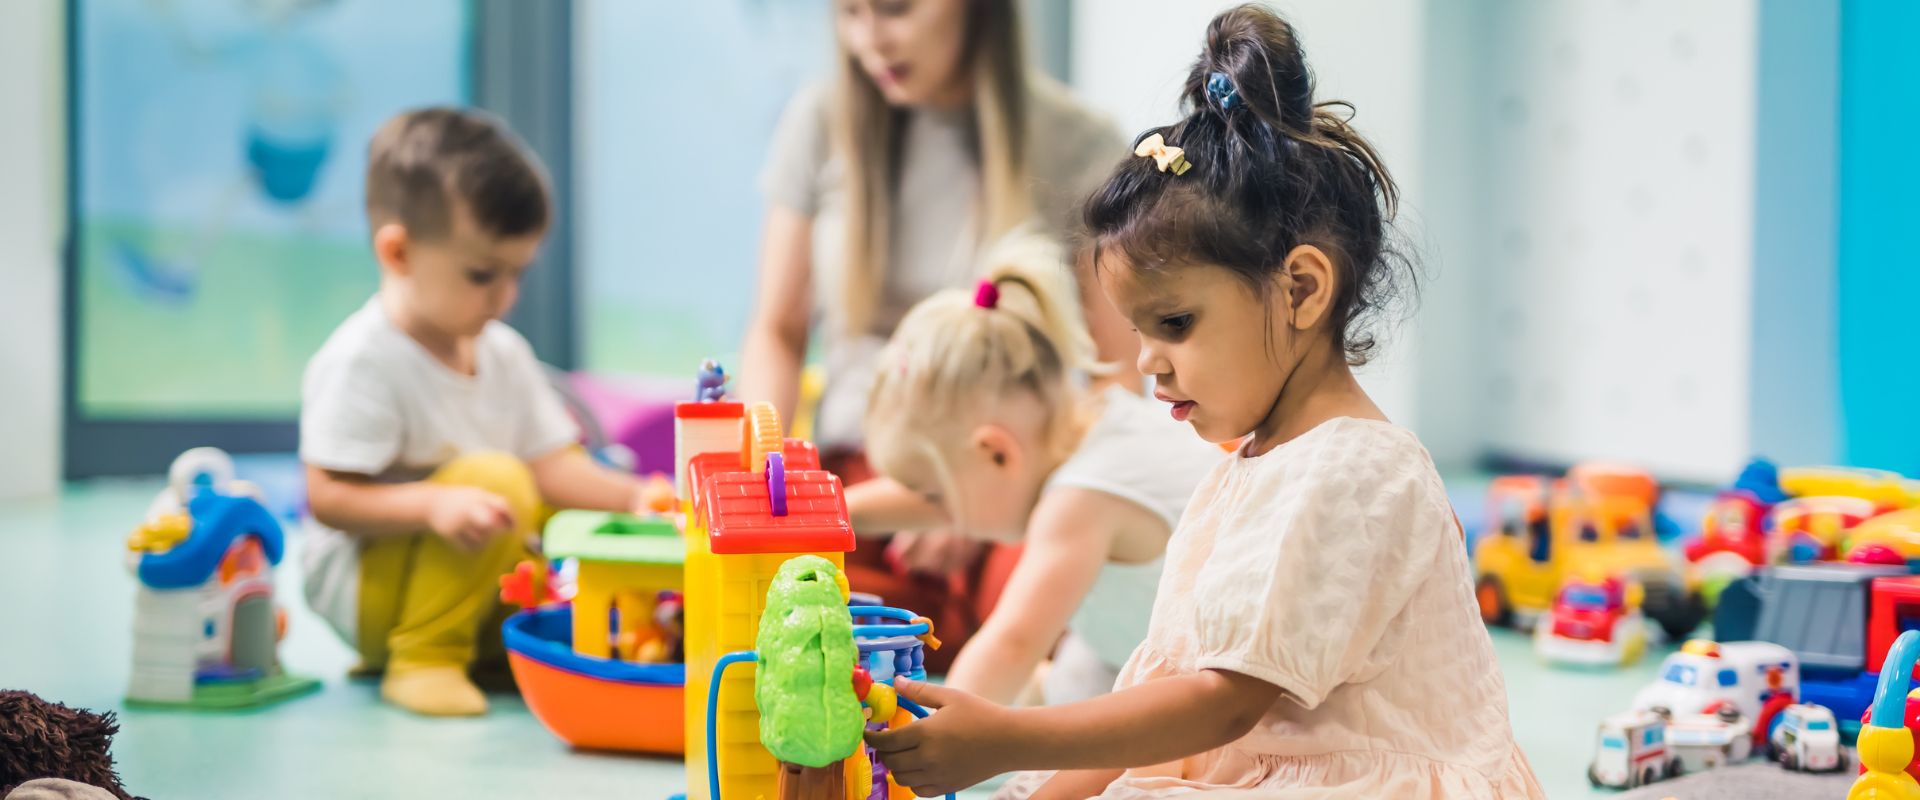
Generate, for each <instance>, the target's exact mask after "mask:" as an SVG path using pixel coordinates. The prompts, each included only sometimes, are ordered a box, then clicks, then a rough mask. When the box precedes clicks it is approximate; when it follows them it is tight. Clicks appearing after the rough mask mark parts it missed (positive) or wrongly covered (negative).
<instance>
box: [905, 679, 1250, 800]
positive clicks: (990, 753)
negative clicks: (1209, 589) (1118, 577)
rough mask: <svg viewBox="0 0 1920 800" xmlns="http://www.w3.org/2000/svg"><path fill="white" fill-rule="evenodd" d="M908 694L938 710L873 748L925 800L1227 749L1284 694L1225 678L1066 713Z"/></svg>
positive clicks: (1158, 684)
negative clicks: (1018, 776) (983, 784)
mask: <svg viewBox="0 0 1920 800" xmlns="http://www.w3.org/2000/svg"><path fill="white" fill-rule="evenodd" d="M894 686H895V688H898V689H899V690H900V696H901V697H904V698H907V699H909V700H913V701H915V702H918V703H920V704H921V705H923V706H928V707H930V708H938V709H940V712H939V713H937V714H934V715H933V716H931V717H929V718H927V719H923V720H920V721H919V722H916V723H914V724H912V725H908V726H905V727H903V728H899V729H897V730H891V731H882V732H877V733H869V734H867V743H868V744H871V745H873V747H874V749H875V750H876V751H878V752H879V753H880V760H881V761H883V762H885V763H886V765H887V768H888V769H890V770H893V773H894V775H896V776H898V778H899V780H900V783H902V784H905V785H906V786H908V787H910V788H912V789H913V792H914V794H916V795H918V796H920V797H932V796H934V795H938V794H945V793H947V792H953V791H959V790H961V789H965V788H967V787H969V786H972V785H974V784H977V783H979V782H980V781H983V780H986V779H987V778H990V777H992V776H994V775H998V774H1000V773H1003V772H1012V771H1015V770H1024V769H1063V770H1094V769H1105V770H1112V769H1125V768H1128V767H1137V766H1147V765H1152V764H1164V763H1166V762H1168V761H1174V760H1177V759H1181V758H1186V757H1187V756H1191V755H1194V754H1196V753H1204V752H1206V751H1208V750H1212V749H1215V748H1218V747H1222V746H1225V745H1227V744H1229V743H1232V742H1233V741H1235V740H1237V739H1239V738H1240V737H1242V736H1245V735H1247V732H1248V731H1251V730H1253V726H1254V725H1256V724H1258V723H1259V722H1260V718H1261V717H1262V716H1264V715H1265V714H1266V711H1267V709H1268V708H1269V707H1271V706H1272V705H1273V702H1274V700H1275V699H1277V698H1279V696H1280V687H1278V686H1275V685H1273V684H1271V683H1268V682H1266V681H1263V680H1260V679H1258V678H1254V677H1250V676H1247V675H1242V674H1239V673H1236V672H1228V671H1225V670H1213V669H1207V670H1201V671H1199V672H1196V673H1193V674H1190V675H1177V676H1173V677H1167V678H1157V679H1155V680H1150V681H1147V682H1145V683H1142V684H1140V685H1138V686H1133V687H1129V688H1127V689H1123V690H1121V691H1118V692H1114V693H1113V694H1109V695H1105V696H1102V697H1096V698H1093V699H1092V700H1085V701H1082V702H1079V703H1072V704H1069V705H1064V706H1041V707H1038V708H1020V709H1010V708H1006V707H1004V706H999V705H995V704H993V703H990V702H987V701H986V700H982V699H980V698H978V697H974V696H973V695H970V694H967V693H965V692H961V691H958V690H955V689H950V688H947V687H945V686H935V685H932V684H928V683H923V682H920V681H908V680H896V681H895V683H894Z"/></svg>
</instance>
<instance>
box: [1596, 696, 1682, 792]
mask: <svg viewBox="0 0 1920 800" xmlns="http://www.w3.org/2000/svg"><path fill="white" fill-rule="evenodd" d="M1666 733H1667V721H1666V720H1665V719H1664V718H1662V717H1661V716H1660V715H1659V714H1655V713H1653V712H1651V711H1628V712H1625V713H1621V714H1615V715H1613V716H1611V717H1608V718H1606V719H1605V720H1602V721H1601V723H1600V733H1599V738H1598V740H1597V741H1596V743H1595V748H1594V753H1593V765H1592V766H1590V767H1588V768H1587V780H1588V781H1589V782H1590V783H1592V784H1593V785H1594V786H1611V787H1613V788H1615V789H1631V788H1633V787H1635V786H1642V785H1645V784H1649V783H1653V782H1654V781H1658V780H1664V779H1666V778H1670V777H1673V776H1674V775H1677V774H1679V773H1680V770H1681V765H1680V759H1678V758H1676V757H1674V756H1673V754H1672V752H1671V751H1669V750H1668V749H1667V740H1666Z"/></svg>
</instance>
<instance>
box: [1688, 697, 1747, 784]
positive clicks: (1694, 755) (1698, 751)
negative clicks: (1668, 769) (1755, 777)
mask: <svg viewBox="0 0 1920 800" xmlns="http://www.w3.org/2000/svg"><path fill="white" fill-rule="evenodd" d="M1667 748H1668V749H1670V750H1672V751H1673V753H1674V756H1675V757H1676V758H1678V759H1679V760H1680V765H1681V767H1682V768H1683V769H1684V770H1686V771H1687V772H1704V771H1706V770H1710V769H1718V768H1720V767H1724V766H1726V765H1728V764H1738V763H1741V762H1743V761H1746V760H1747V759H1748V758H1751V757H1752V756H1753V726H1752V724H1751V723H1750V722H1749V721H1748V720H1747V718H1746V717H1743V716H1741V715H1740V712H1739V711H1737V710H1735V709H1734V708H1733V707H1732V706H1722V707H1721V708H1720V710H1719V711H1718V712H1717V713H1713V714H1694V715H1691V716H1685V717H1680V718H1678V719H1675V720H1673V721H1672V722H1670V723H1668V725H1667Z"/></svg>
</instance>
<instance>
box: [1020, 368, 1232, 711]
mask: <svg viewBox="0 0 1920 800" xmlns="http://www.w3.org/2000/svg"><path fill="white" fill-rule="evenodd" d="M1102 397H1103V398H1104V399H1105V401H1106V408H1104V409H1103V410H1102V411H1101V413H1100V418H1099V419H1098V420H1096V421H1095V422H1094V424H1093V427H1092V428H1089V429H1088V430H1087V434H1086V436H1085V437H1084V438H1083V439H1082V440H1081V442H1080V447H1079V449H1077V450H1075V451H1074V454H1073V455H1072V456H1071V457H1069V458H1068V459H1067V460H1066V463H1063V464H1061V465H1060V467H1059V468H1058V469H1055V470H1054V471H1053V475H1052V476H1050V477H1048V478H1047V484H1046V488H1045V489H1044V490H1043V491H1048V490H1053V489H1058V488H1063V487H1077V488H1082V489H1091V490H1093V491H1096V492H1101V493H1104V494H1109V495H1113V496H1114V497H1118V498H1121V499H1123V500H1127V501H1130V502H1132V503H1134V504H1135V505H1138V506H1140V507H1141V508H1144V509H1146V510H1148V511H1151V512H1153V513H1154V515H1155V516H1158V517H1160V518H1161V519H1162V520H1165V521H1166V523H1167V530H1168V531H1169V532H1171V531H1172V530H1173V528H1174V526H1175V525H1177V524H1179V521H1180V515H1181V513H1182V512H1184V511H1185V510H1186V507H1187V501H1188V499H1189V498H1191V497H1192V496H1193V493H1194V490H1195V489H1197V488H1198V487H1199V485H1200V481H1201V479H1203V478H1205V477H1206V476H1207V473H1209V472H1212V471H1213V469H1214V467H1216V466H1219V464H1220V462H1221V461H1222V460H1224V459H1225V458H1226V457H1227V454H1226V453H1225V452H1224V451H1222V450H1221V449H1220V448H1219V447H1217V446H1215V445H1212V444H1209V443H1208V442H1207V441H1206V440H1204V439H1201V438H1200V437H1199V436H1198V435H1197V434H1195V433H1194V432H1193V428H1191V427H1189V426H1188V425H1187V424H1186V423H1184V422H1179V421H1177V420H1175V419H1174V418H1173V416H1172V415H1171V414H1169V413H1168V412H1167V407H1166V405H1165V404H1163V403H1159V402H1156V401H1153V400H1148V399H1146V398H1144V397H1141V396H1140V395H1137V394H1132V393H1130V392H1127V391H1126V390H1124V389H1121V388H1118V387H1109V388H1108V389H1107V390H1106V392H1105V393H1104V394H1103V395H1102ZM1161 562H1162V559H1158V558H1156V559H1154V560H1152V561H1147V562H1143V563H1138V564H1116V563H1113V562H1107V563H1106V564H1104V565H1102V566H1101V568H1100V574H1099V576H1098V577H1096V578H1094V581H1093V587H1092V588H1090V589H1088V590H1087V596H1086V598H1085V599H1083V600H1081V601H1080V608H1079V609H1078V610H1076V611H1075V612H1074V614H1073V619H1072V621H1071V622H1070V623H1068V632H1069V634H1070V635H1069V636H1068V641H1066V642H1065V643H1063V644H1062V645H1061V647H1060V651H1059V653H1058V654H1057V655H1056V656H1055V658H1054V668H1053V670H1052V671H1050V672H1049V673H1047V681H1046V686H1045V694H1046V700H1047V702H1048V703H1049V704H1059V703H1067V702H1073V701H1076V700H1084V699H1087V698H1089V697H1095V696H1098V695H1102V694H1106V693H1107V692H1108V691H1110V690H1111V689H1112V688H1113V680H1114V678H1115V677H1117V676H1118V675H1119V671H1120V667H1121V665H1123V664H1125V663H1127V658H1128V657H1130V656H1132V655H1133V649H1134V648H1135V647H1137V646H1139V644H1140V642H1142V641H1144V640H1145V639H1146V638H1147V621H1148V620H1149V619H1150V618H1151V617H1152V616H1153V594H1154V590H1155V589H1156V588H1157V587H1158V586H1159V584H1160V568H1161Z"/></svg>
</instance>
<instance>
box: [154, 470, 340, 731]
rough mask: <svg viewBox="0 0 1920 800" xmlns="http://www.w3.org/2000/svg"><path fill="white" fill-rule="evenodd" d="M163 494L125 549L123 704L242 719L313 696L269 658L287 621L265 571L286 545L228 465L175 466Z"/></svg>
mask: <svg viewBox="0 0 1920 800" xmlns="http://www.w3.org/2000/svg"><path fill="white" fill-rule="evenodd" d="M171 473H172V482H171V485H170V486H169V487H168V488H167V489H166V490H165V491H164V492H162V494H161V496H160V497H159V498H158V499H156V500H155V502H154V506H153V510H152V512H151V514H150V515H149V518H148V520H147V521H146V522H145V523H144V524H142V525H141V526H140V527H139V528H137V529H135V531H134V533H133V535H132V536H131V537H129V538H128V540H127V549H128V551H129V552H128V558H127V565H128V568H129V569H130V570H131V571H132V572H133V574H134V576H135V577H136V578H137V579H138V580H139V582H140V588H139V591H138V594H137V595H136V599H135V608H134V623H133V633H134V638H133V675H132V679H131V681H130V682H129V684H128V687H127V702H129V703H132V704H150V705H177V706H189V707H195V708H209V709H214V708H242V707H246V706H253V705H261V704H265V703H271V702H275V701H279V700H284V699H287V698H290V697H294V696H297V695H300V694H304V693H306V692H309V691H312V690H314V689H317V688H319V686H320V684H319V682H318V681H315V680H313V679H311V678H302V677H297V676H294V675H289V674H287V673H286V672H285V671H284V670H283V669H281V666H280V660H279V656H278V651H279V644H280V637H281V635H282V634H283V633H284V632H285V628H286V617H285V614H284V613H283V612H282V611H281V610H280V609H279V608H278V607H277V606H275V605H274V602H273V568H274V566H275V565H277V564H279V563H280V557H281V554H282V553H283V552H284V550H285V546H286V542H285V538H284V536H283V534H282V532H281V529H280V523H279V521H277V520H275V519H274V518H273V514H272V513H270V512H268V511H267V509H266V507H265V506H262V505H261V504H260V501H259V499H258V497H257V496H256V494H257V490H253V489H252V488H251V486H250V485H249V484H245V483H242V482H240V481H235V480H233V477H232V475H233V462H232V461H231V460H230V459H228V457H227V454H226V453H224V452H221V451H219V450H216V449H213V448H199V449H196V450H189V451H187V452H186V453H184V454H182V455H181V456H180V457H179V458H178V459H176V460H175V461H174V466H173V469H172V471H171Z"/></svg>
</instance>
